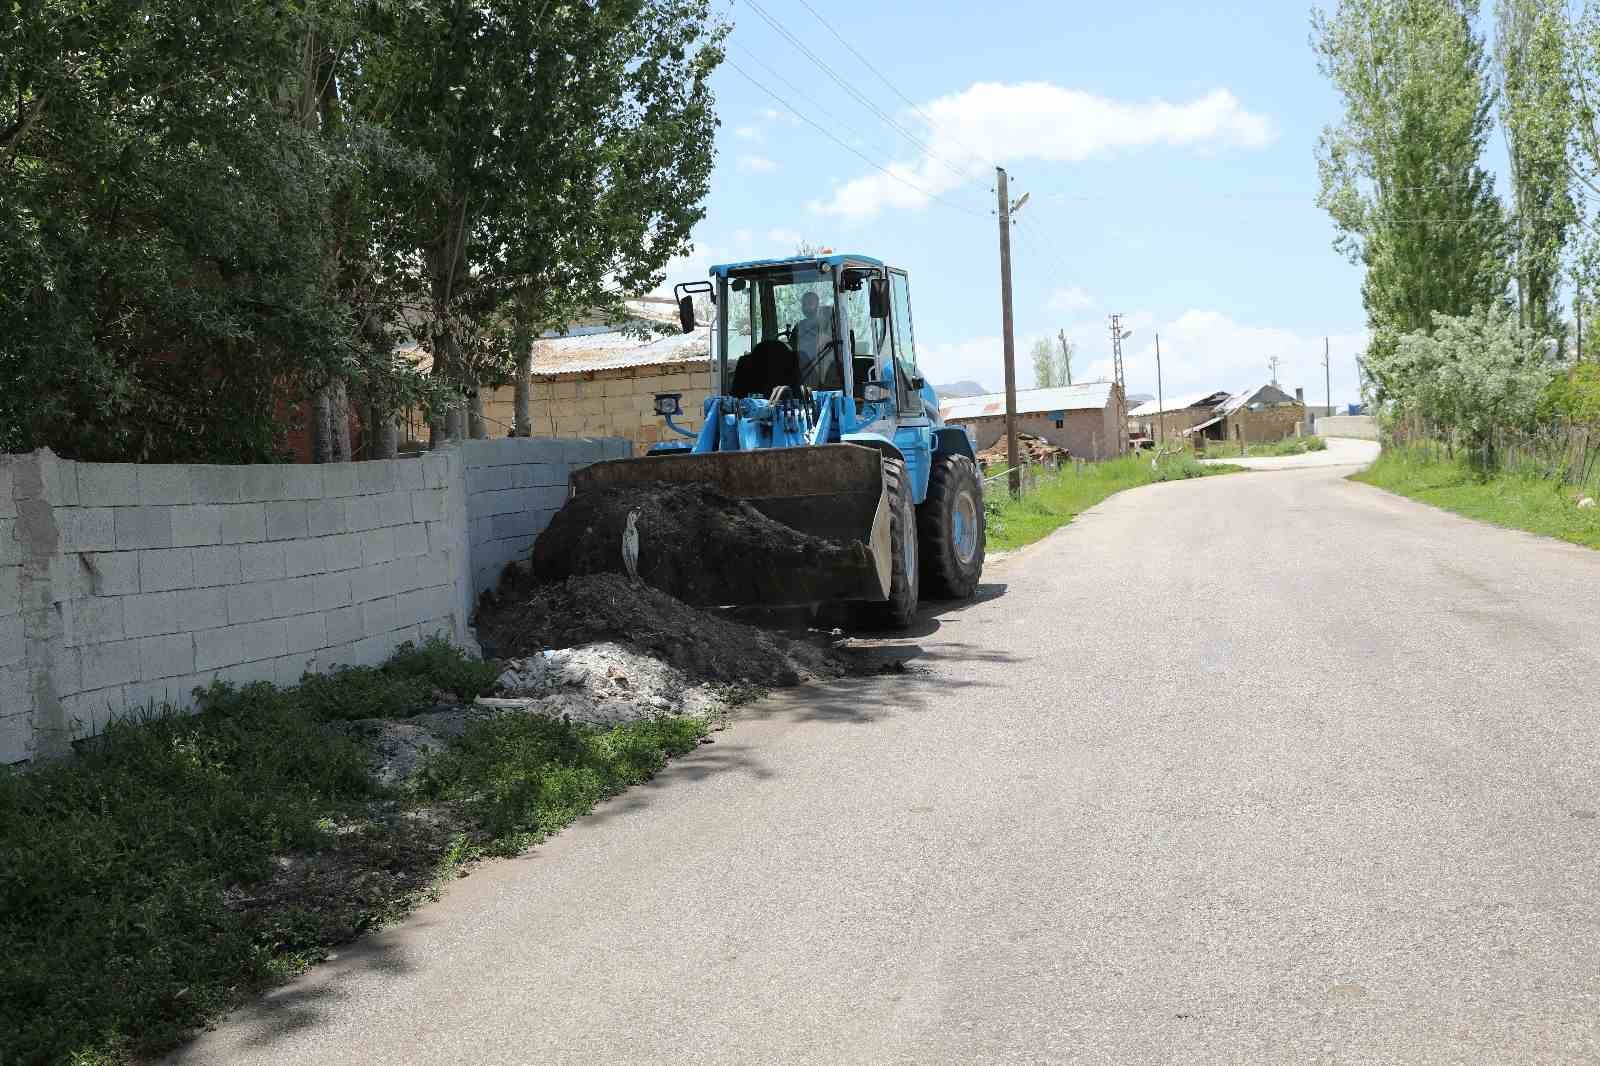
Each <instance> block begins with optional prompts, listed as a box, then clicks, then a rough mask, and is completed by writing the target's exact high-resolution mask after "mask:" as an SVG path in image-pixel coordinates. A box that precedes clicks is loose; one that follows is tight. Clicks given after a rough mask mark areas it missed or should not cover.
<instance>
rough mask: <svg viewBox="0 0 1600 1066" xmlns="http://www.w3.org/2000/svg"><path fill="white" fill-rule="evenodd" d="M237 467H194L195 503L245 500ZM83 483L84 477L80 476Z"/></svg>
mask: <svg viewBox="0 0 1600 1066" xmlns="http://www.w3.org/2000/svg"><path fill="white" fill-rule="evenodd" d="M239 470H240V468H239V467H236V466H192V467H190V468H189V482H190V487H191V488H192V489H193V493H194V502H195V503H238V502H240V500H242V499H243V498H244V484H243V482H244V478H243V477H242V476H241V474H240V472H239ZM79 481H80V482H81V481H82V476H81V475H80V476H79Z"/></svg>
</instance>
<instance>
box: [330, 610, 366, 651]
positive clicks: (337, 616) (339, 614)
mask: <svg viewBox="0 0 1600 1066" xmlns="http://www.w3.org/2000/svg"><path fill="white" fill-rule="evenodd" d="M323 620H324V622H325V623H326V625H327V634H328V635H327V643H328V646H329V647H334V646H337V645H340V644H351V643H354V642H355V641H358V640H360V639H361V638H362V636H363V635H364V634H363V633H362V631H361V608H360V607H341V608H339V609H338V610H336V611H329V612H328V613H327V614H326V615H324V616H323Z"/></svg>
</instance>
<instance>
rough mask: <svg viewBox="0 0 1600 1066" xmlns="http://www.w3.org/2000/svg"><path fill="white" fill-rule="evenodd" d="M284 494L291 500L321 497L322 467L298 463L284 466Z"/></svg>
mask: <svg viewBox="0 0 1600 1066" xmlns="http://www.w3.org/2000/svg"><path fill="white" fill-rule="evenodd" d="M283 480H284V494H285V497H286V498H288V499H291V500H317V499H321V498H322V467H321V466H320V465H318V466H311V465H305V464H302V465H298V466H288V467H284V479H283Z"/></svg>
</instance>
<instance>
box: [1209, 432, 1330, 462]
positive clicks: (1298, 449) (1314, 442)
mask: <svg viewBox="0 0 1600 1066" xmlns="http://www.w3.org/2000/svg"><path fill="white" fill-rule="evenodd" d="M1240 447H1241V446H1240V445H1237V444H1233V443H1231V442H1219V443H1218V444H1216V446H1214V447H1211V448H1208V449H1207V450H1206V454H1207V455H1208V456H1211V457H1212V458H1220V459H1229V458H1232V457H1233V456H1236V455H1243V456H1249V457H1250V458H1253V459H1262V458H1266V457H1268V456H1273V455H1304V454H1306V453H1307V452H1325V451H1327V450H1328V442H1327V441H1325V440H1323V439H1322V438H1321V437H1285V438H1284V439H1283V440H1275V441H1267V442H1264V443H1260V444H1246V445H1243V448H1244V451H1243V452H1241V451H1240V450H1239V449H1240Z"/></svg>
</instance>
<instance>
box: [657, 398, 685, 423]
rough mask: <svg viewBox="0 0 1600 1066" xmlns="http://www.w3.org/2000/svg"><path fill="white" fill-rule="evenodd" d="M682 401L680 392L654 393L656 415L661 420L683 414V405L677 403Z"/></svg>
mask: <svg viewBox="0 0 1600 1066" xmlns="http://www.w3.org/2000/svg"><path fill="white" fill-rule="evenodd" d="M681 399H683V393H681V392H658V393H656V414H658V415H660V416H661V417H662V418H671V417H672V416H673V415H681V414H683V405H682V404H681V403H679V402H678V401H679V400H681Z"/></svg>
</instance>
